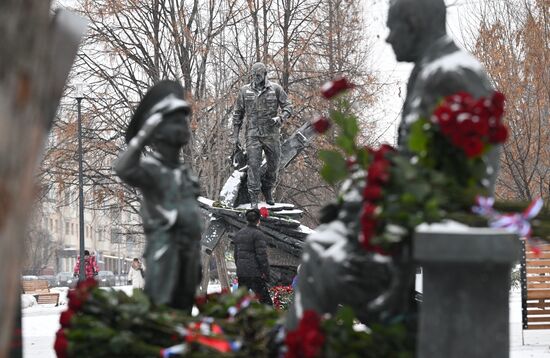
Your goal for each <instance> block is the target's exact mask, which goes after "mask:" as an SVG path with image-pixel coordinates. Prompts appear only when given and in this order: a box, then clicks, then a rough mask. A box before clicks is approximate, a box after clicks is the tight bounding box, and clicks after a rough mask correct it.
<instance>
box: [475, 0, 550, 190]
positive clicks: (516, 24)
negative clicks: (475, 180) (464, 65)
mask: <svg viewBox="0 0 550 358" xmlns="http://www.w3.org/2000/svg"><path fill="white" fill-rule="evenodd" d="M549 11H550V3H549V2H548V1H540V0H535V1H528V0H521V1H515V2H495V3H493V4H491V5H490V6H483V7H481V9H480V11H479V12H477V13H478V14H479V16H480V27H479V35H478V37H477V41H476V43H475V47H474V48H473V52H474V53H475V55H476V56H478V57H479V58H480V60H481V61H482V62H483V63H484V65H485V66H486V68H487V70H488V72H489V73H490V75H491V77H492V80H493V82H494V85H495V87H496V88H497V89H499V90H500V91H501V92H503V93H504V94H505V95H506V98H507V103H506V121H507V124H508V127H509V129H510V138H509V140H508V142H507V143H506V145H505V146H504V148H503V156H502V160H501V174H500V177H499V180H498V183H497V194H498V195H499V196H501V197H503V198H505V199H520V200H531V199H533V198H535V197H539V196H542V197H543V198H545V199H547V200H548V198H549V197H550V126H549V125H548V118H549V114H550V112H549V106H550V48H549V47H548V46H547V44H548V43H549V41H550V26H549V20H550V15H549Z"/></svg>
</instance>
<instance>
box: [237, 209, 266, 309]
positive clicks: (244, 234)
mask: <svg viewBox="0 0 550 358" xmlns="http://www.w3.org/2000/svg"><path fill="white" fill-rule="evenodd" d="M245 215H246V221H247V223H248V225H247V226H246V227H244V228H242V229H241V230H240V231H239V232H237V233H236V234H235V237H234V238H233V244H234V245H235V251H234V257H235V265H236V266H237V277H238V279H239V286H245V287H247V288H249V289H251V290H252V291H254V293H255V294H256V295H257V296H258V297H259V299H260V302H261V303H264V304H267V305H270V306H273V302H272V301H271V297H270V296H269V292H268V290H267V282H268V281H269V262H268V260H267V244H266V238H265V235H264V233H263V232H261V231H260V230H259V229H258V225H259V224H260V211H259V210H258V209H250V210H247V212H246V214H245Z"/></svg>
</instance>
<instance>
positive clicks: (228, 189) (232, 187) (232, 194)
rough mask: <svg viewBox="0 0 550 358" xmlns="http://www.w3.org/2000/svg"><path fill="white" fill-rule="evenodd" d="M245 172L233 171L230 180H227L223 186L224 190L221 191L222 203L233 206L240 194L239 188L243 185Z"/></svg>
mask: <svg viewBox="0 0 550 358" xmlns="http://www.w3.org/2000/svg"><path fill="white" fill-rule="evenodd" d="M243 175H244V172H240V171H238V170H235V171H233V173H232V174H231V176H230V177H229V179H227V180H226V182H225V184H224V185H223V188H222V190H221V191H220V201H221V202H223V203H225V204H227V205H233V203H234V202H235V199H236V197H237V194H238V193H239V187H240V185H241V178H242V177H243Z"/></svg>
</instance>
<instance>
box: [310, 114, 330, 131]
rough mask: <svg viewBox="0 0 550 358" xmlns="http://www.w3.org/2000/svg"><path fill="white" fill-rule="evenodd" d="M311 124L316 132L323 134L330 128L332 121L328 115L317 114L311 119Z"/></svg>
mask: <svg viewBox="0 0 550 358" xmlns="http://www.w3.org/2000/svg"><path fill="white" fill-rule="evenodd" d="M311 125H312V126H313V129H314V130H315V132H317V133H319V134H323V133H325V132H326V131H327V130H328V129H329V128H330V121H329V120H328V119H327V118H326V117H323V116H317V117H315V118H313V119H312V120H311Z"/></svg>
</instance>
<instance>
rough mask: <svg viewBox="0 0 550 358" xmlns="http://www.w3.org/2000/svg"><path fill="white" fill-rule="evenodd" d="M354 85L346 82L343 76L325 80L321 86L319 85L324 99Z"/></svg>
mask: <svg viewBox="0 0 550 358" xmlns="http://www.w3.org/2000/svg"><path fill="white" fill-rule="evenodd" d="M354 87H355V85H354V84H353V83H351V82H348V80H347V79H346V78H345V77H340V78H338V79H336V80H334V81H329V82H326V83H325V84H324V85H323V86H321V94H322V95H323V97H325V98H326V99H331V98H333V97H334V96H336V95H338V94H340V93H343V92H345V91H347V90H348V89H352V88H354Z"/></svg>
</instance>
